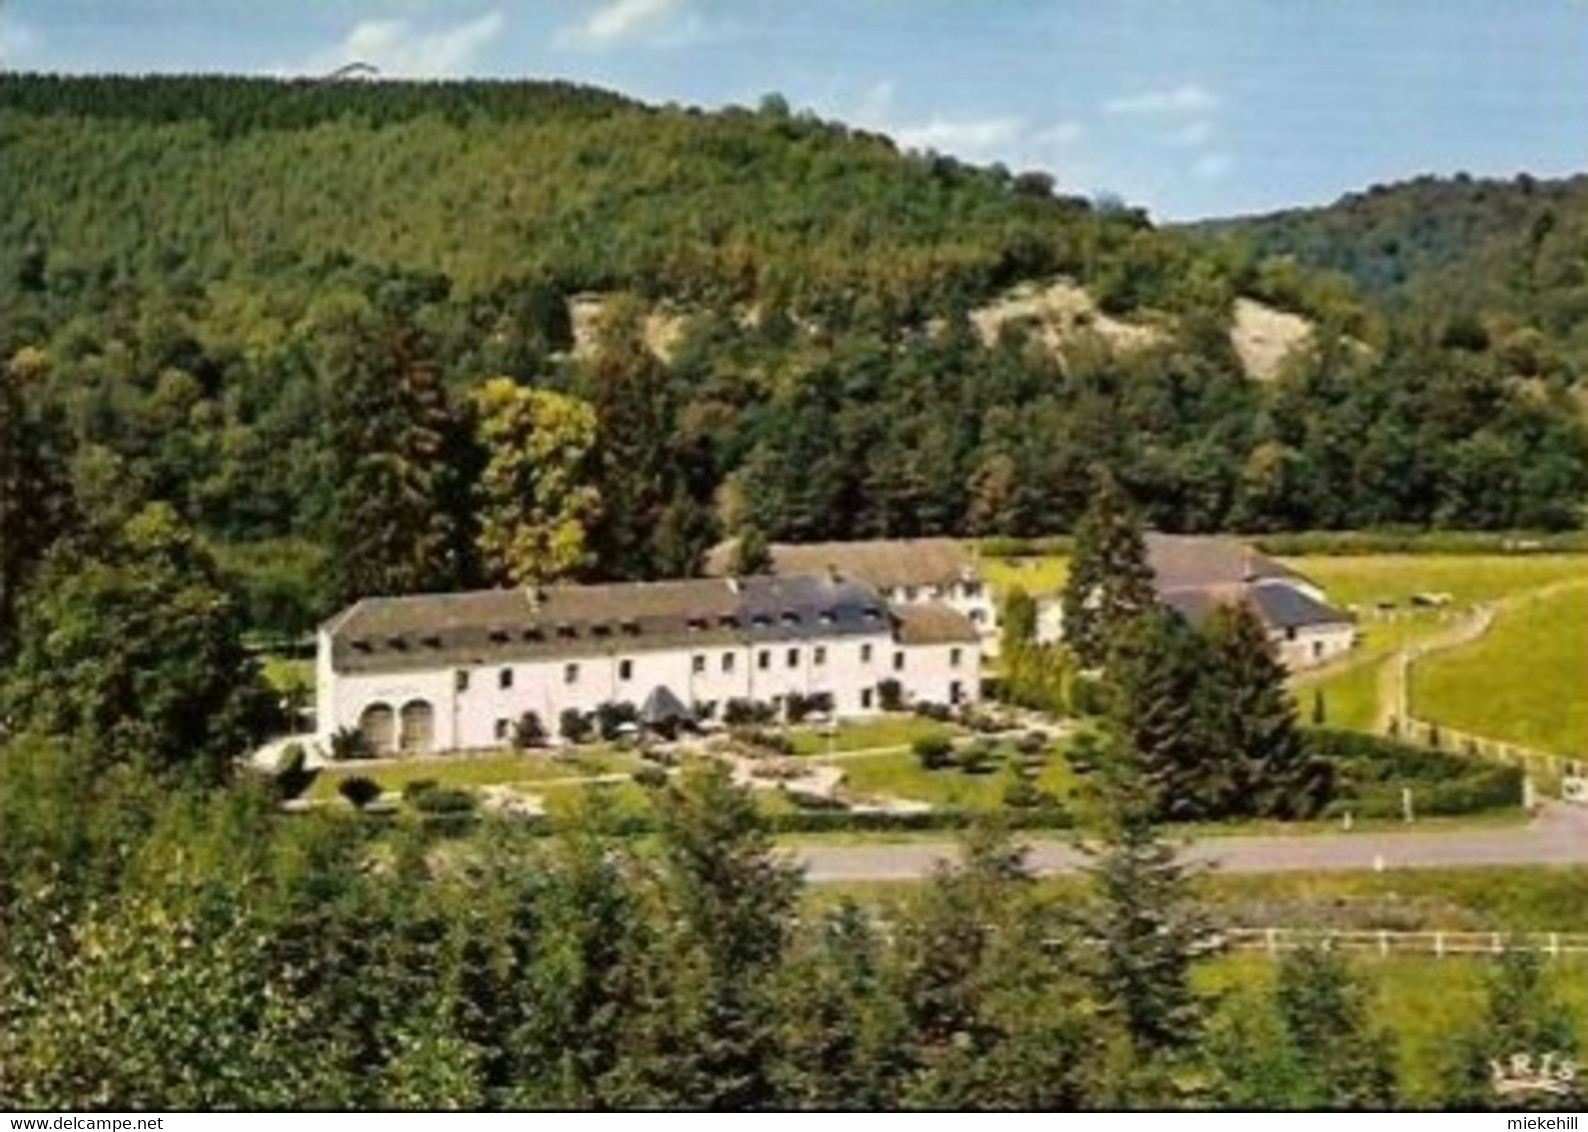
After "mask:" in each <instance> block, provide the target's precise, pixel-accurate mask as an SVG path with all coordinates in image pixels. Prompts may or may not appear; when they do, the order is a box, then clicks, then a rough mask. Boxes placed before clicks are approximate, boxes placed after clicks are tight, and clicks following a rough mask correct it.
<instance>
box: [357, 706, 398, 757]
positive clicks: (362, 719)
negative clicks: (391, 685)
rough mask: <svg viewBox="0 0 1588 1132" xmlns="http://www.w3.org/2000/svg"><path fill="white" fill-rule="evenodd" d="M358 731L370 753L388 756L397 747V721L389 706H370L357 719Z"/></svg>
mask: <svg viewBox="0 0 1588 1132" xmlns="http://www.w3.org/2000/svg"><path fill="white" fill-rule="evenodd" d="M358 730H359V733H360V734H362V735H363V736H364V742H365V743H366V744H367V745H368V746H369V749H370V753H371V754H375V755H389V754H391V753H392V751H393V749H394V748H395V747H396V745H397V734H396V732H397V720H396V717H395V716H394V715H393V713H392V710H391V705H389V704H370V705H369V707H367V708H365V709H364V711H363V713H362V714H361V715H360V716H359V717H358Z"/></svg>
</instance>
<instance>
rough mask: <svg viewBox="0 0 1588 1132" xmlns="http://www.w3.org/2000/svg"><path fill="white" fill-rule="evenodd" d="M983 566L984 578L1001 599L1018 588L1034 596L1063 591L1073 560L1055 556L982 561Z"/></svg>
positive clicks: (987, 559)
mask: <svg viewBox="0 0 1588 1132" xmlns="http://www.w3.org/2000/svg"><path fill="white" fill-rule="evenodd" d="M980 565H981V572H982V577H983V578H984V579H985V580H986V581H987V584H988V585H990V586H991V587H992V588H993V590H994V591H995V592H997V593H998V595H999V596H1000V597H1001V596H1002V595H1004V594H1006V593H1008V592H1009V591H1010V590H1011V589H1013V588H1014V587H1015V586H1019V587H1020V588H1021V589H1023V590H1025V591H1026V593H1028V594H1030V595H1032V596H1033V597H1038V596H1040V595H1042V594H1055V593H1058V592H1059V591H1060V590H1061V589H1063V588H1064V581H1065V579H1066V578H1068V577H1069V574H1070V560H1069V559H1068V558H1065V557H1063V556H1061V555H1054V554H1042V555H1035V556H1032V557H1029V558H983V559H982V560H981V562H980Z"/></svg>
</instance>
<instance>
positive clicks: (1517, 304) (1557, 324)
mask: <svg viewBox="0 0 1588 1132" xmlns="http://www.w3.org/2000/svg"><path fill="white" fill-rule="evenodd" d="M1192 231H1194V232H1196V233H1198V234H1200V235H1213V236H1215V237H1219V238H1221V239H1227V240H1230V241H1232V242H1234V243H1235V244H1237V245H1240V246H1242V248H1243V254H1250V255H1256V256H1259V257H1266V256H1290V257H1293V258H1294V260H1295V262H1297V263H1298V264H1300V265H1302V266H1304V267H1307V268H1310V269H1314V270H1328V271H1337V272H1341V273H1343V274H1345V275H1347V276H1349V277H1350V278H1351V279H1352V280H1353V281H1354V282H1355V283H1356V284H1357V286H1359V287H1360V288H1361V289H1362V290H1363V291H1364V292H1366V293H1367V294H1370V295H1372V296H1374V297H1376V298H1379V299H1382V300H1386V301H1390V302H1393V303H1395V304H1397V305H1399V306H1401V307H1403V308H1405V309H1407V310H1410V311H1417V312H1421V313H1422V314H1423V315H1424V316H1425V317H1427V318H1430V319H1438V318H1439V317H1441V316H1442V317H1444V318H1446V319H1450V318H1452V317H1453V316H1458V315H1459V316H1465V318H1464V320H1463V321H1464V325H1465V327H1466V329H1467V331H1468V333H1469V335H1470V332H1471V327H1472V325H1473V324H1474V323H1477V324H1479V325H1482V326H1483V327H1484V328H1485V330H1486V332H1487V333H1489V334H1491V335H1497V336H1498V337H1499V338H1500V339H1501V340H1502V342H1501V344H1502V345H1504V346H1506V347H1507V348H1508V349H1510V350H1511V351H1512V353H1513V354H1514V355H1516V356H1517V358H1518V361H1519V363H1521V362H1527V363H1529V364H1533V365H1537V366H1540V367H1543V368H1545V369H1549V368H1552V367H1558V366H1560V365H1562V364H1564V363H1569V364H1570V365H1572V366H1573V367H1575V368H1576V370H1578V371H1580V370H1581V368H1582V365H1583V362H1584V361H1585V360H1588V318H1585V317H1584V316H1585V315H1588V176H1578V177H1572V178H1569V179H1567V180H1559V181H1548V180H1538V179H1536V178H1533V177H1529V176H1525V175H1524V176H1518V177H1516V178H1515V179H1514V180H1510V181H1501V180H1490V179H1475V178H1472V177H1468V176H1464V175H1461V176H1456V177H1453V178H1438V177H1421V178H1418V179H1416V180H1413V181H1407V182H1404V183H1401V184H1396V185H1389V186H1382V185H1375V186H1374V187H1373V188H1371V189H1369V190H1367V191H1366V192H1361V193H1351V194H1350V195H1348V196H1345V197H1342V198H1341V199H1340V200H1339V201H1337V202H1335V203H1334V204H1332V205H1330V206H1329V207H1327V208H1311V209H1292V210H1287V211H1283V212H1276V213H1273V214H1270V215H1267V216H1254V217H1242V218H1238V219H1233V220H1221V221H1216V222H1213V223H1209V224H1203V225H1196V226H1193V228H1192ZM1535 354H1541V355H1542V356H1541V357H1538V358H1537V359H1536V360H1534V359H1533V358H1532V356H1531V355H1535Z"/></svg>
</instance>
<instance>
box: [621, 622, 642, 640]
mask: <svg viewBox="0 0 1588 1132" xmlns="http://www.w3.org/2000/svg"><path fill="white" fill-rule="evenodd" d="M623 633H624V635H625V636H629V637H637V636H639V635H640V623H639V622H638V621H636V620H634V619H633V618H632V617H630V618H628V619H627V620H625V621H624V622H623Z"/></svg>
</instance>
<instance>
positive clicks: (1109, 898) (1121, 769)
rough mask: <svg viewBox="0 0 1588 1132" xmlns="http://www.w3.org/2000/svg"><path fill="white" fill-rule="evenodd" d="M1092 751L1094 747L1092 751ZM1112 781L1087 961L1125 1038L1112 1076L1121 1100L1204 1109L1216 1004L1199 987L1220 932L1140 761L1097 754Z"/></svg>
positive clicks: (1083, 923) (1093, 880)
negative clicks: (1201, 963) (1210, 1005)
mask: <svg viewBox="0 0 1588 1132" xmlns="http://www.w3.org/2000/svg"><path fill="white" fill-rule="evenodd" d="M1088 745H1090V744H1088ZM1089 761H1093V762H1095V764H1096V765H1097V766H1098V768H1099V773H1100V775H1101V778H1102V784H1101V800H1102V803H1103V815H1104V825H1103V832H1102V836H1101V838H1100V840H1099V843H1098V844H1097V845H1096V846H1093V847H1091V848H1089V849H1088V850H1087V852H1088V853H1089V854H1090V855H1091V857H1092V861H1091V863H1090V864H1089V865H1088V866H1087V870H1086V871H1087V874H1088V878H1089V880H1090V888H1091V893H1090V897H1089V899H1088V901H1087V903H1086V904H1085V905H1084V906H1083V908H1082V909H1081V912H1080V928H1081V932H1082V934H1083V936H1084V938H1085V939H1086V940H1087V941H1088V942H1089V943H1090V944H1091V947H1090V948H1088V949H1086V950H1083V951H1082V952H1081V953H1080V954H1081V956H1082V957H1083V959H1082V961H1083V962H1085V963H1087V973H1088V977H1089V978H1090V979H1091V981H1092V982H1093V983H1094V984H1095V986H1096V988H1097V993H1098V996H1099V998H1100V999H1101V1001H1102V1003H1103V1004H1104V1008H1105V1010H1106V1011H1107V1013H1108V1015H1109V1017H1111V1018H1112V1019H1113V1020H1114V1021H1115V1022H1116V1023H1117V1024H1118V1026H1119V1027H1120V1029H1121V1031H1122V1037H1123V1041H1122V1043H1121V1044H1120V1045H1118V1046H1116V1047H1115V1048H1114V1049H1113V1051H1112V1052H1113V1057H1112V1059H1111V1064H1110V1067H1109V1069H1110V1073H1109V1077H1110V1080H1111V1086H1112V1088H1113V1089H1114V1090H1115V1092H1116V1095H1115V1096H1114V1097H1113V1098H1112V1102H1113V1103H1114V1104H1118V1105H1128V1106H1133V1107H1134V1106H1149V1107H1150V1106H1160V1105H1183V1104H1186V1103H1195V1098H1196V1090H1197V1089H1198V1088H1199V1087H1200V1085H1199V1084H1198V1082H1199V1081H1200V1079H1201V1076H1200V1066H1199V1064H1198V1050H1199V1046H1200V1043H1201V1041H1202V1036H1203V1032H1204V1027H1205V1024H1206V1003H1205V1002H1204V1000H1203V999H1202V998H1201V997H1200V996H1199V995H1198V993H1197V992H1196V990H1195V989H1194V988H1193V987H1192V984H1191V974H1192V970H1193V968H1194V966H1195V964H1196V962H1197V959H1198V957H1199V956H1200V955H1201V954H1203V953H1204V952H1205V951H1206V950H1207V947H1208V945H1209V940H1210V931H1209V927H1208V924H1207V922H1206V920H1205V919H1204V917H1203V915H1202V913H1201V912H1200V911H1199V909H1198V908H1197V906H1196V904H1195V902H1194V900H1193V898H1192V893H1191V889H1190V884H1191V877H1192V872H1191V870H1190V869H1189V868H1188V867H1187V866H1186V865H1184V864H1182V863H1181V861H1180V860H1179V857H1178V854H1177V852H1176V850H1175V848H1174V846H1173V845H1171V844H1169V843H1168V842H1167V841H1165V840H1164V838H1163V835H1162V834H1161V833H1160V831H1159V830H1158V827H1157V826H1156V825H1155V824H1154V822H1155V814H1154V811H1155V809H1156V808H1157V802H1156V798H1155V795H1156V791H1155V789H1154V787H1153V786H1152V784H1150V783H1149V782H1148V781H1147V779H1146V777H1145V775H1144V774H1143V773H1142V769H1141V766H1140V763H1139V761H1138V759H1137V758H1136V756H1135V755H1134V753H1133V752H1132V751H1131V750H1130V749H1129V748H1128V747H1126V748H1125V749H1123V750H1116V751H1108V752H1102V753H1095V752H1093V753H1089Z"/></svg>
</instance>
